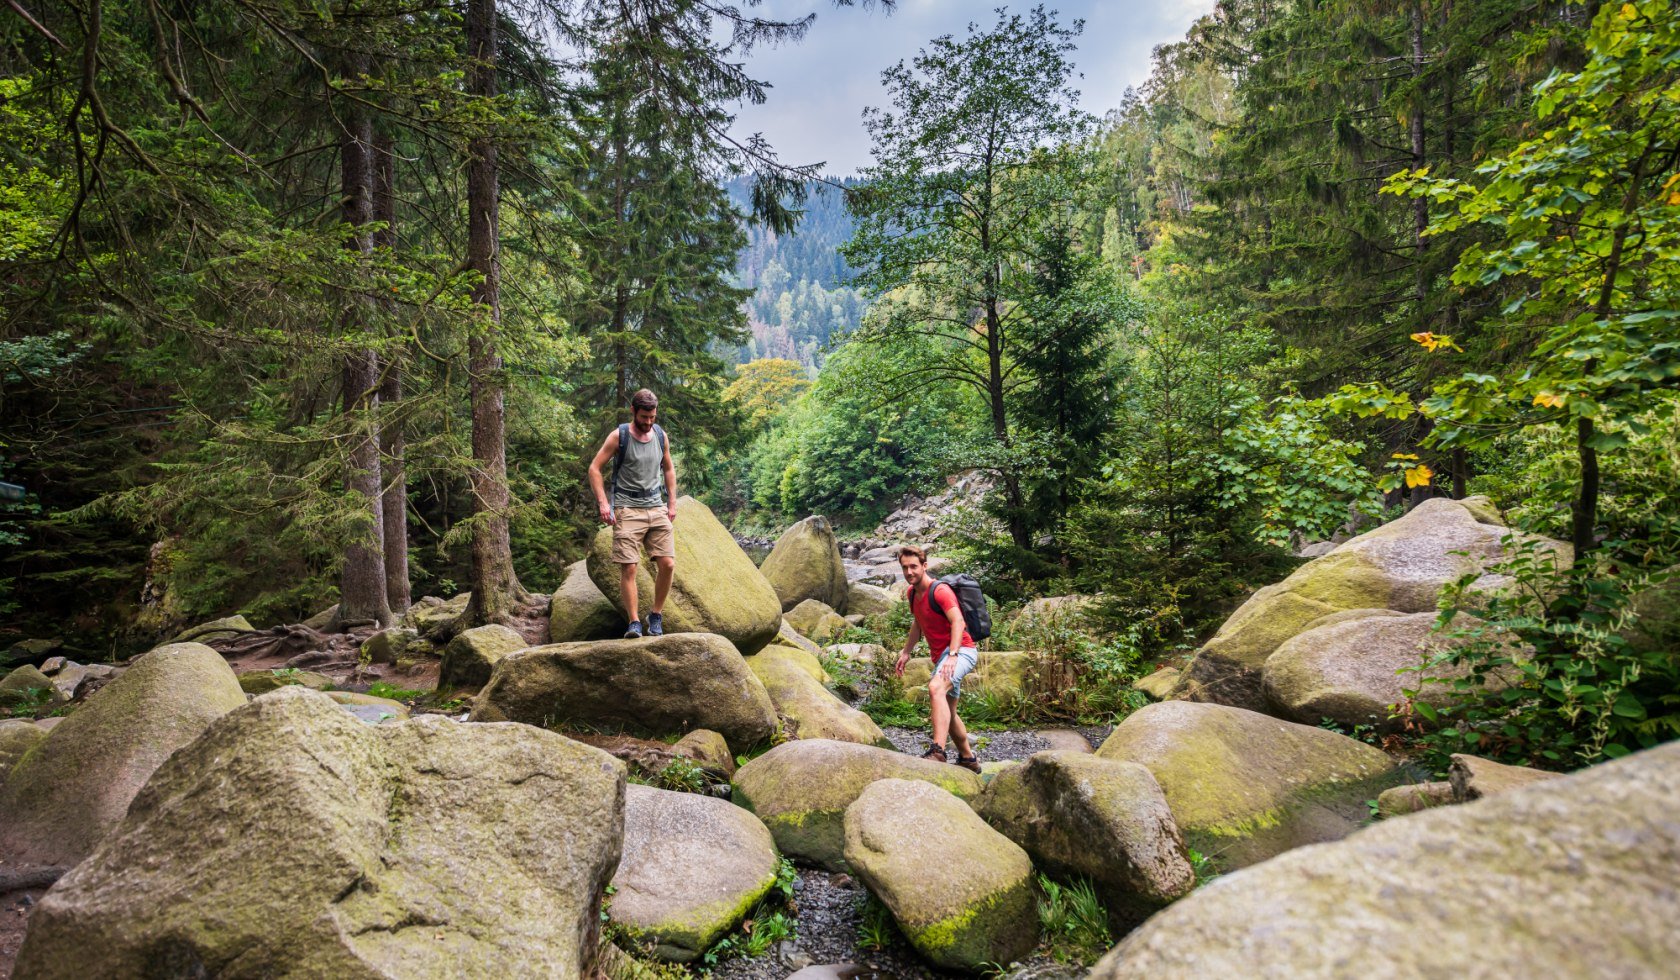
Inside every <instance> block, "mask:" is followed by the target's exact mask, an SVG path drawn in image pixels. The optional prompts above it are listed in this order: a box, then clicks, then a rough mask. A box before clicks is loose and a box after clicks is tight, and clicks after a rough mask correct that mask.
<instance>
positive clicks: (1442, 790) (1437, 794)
mask: <svg viewBox="0 0 1680 980" xmlns="http://www.w3.org/2000/svg"><path fill="white" fill-rule="evenodd" d="M1456 802H1458V801H1457V800H1456V799H1454V798H1453V788H1452V783H1449V782H1446V781H1445V780H1443V781H1441V782H1435V783H1407V784H1406V785H1404V786H1395V787H1393V788H1392V789H1385V790H1383V791H1382V792H1381V793H1380V794H1378V795H1377V816H1379V817H1382V818H1383V819H1384V820H1387V819H1389V818H1390V817H1403V816H1405V815H1406V814H1408V813H1416V812H1418V811H1419V810H1428V809H1430V808H1431V807H1437V806H1448V805H1450V804H1453V803H1456Z"/></svg>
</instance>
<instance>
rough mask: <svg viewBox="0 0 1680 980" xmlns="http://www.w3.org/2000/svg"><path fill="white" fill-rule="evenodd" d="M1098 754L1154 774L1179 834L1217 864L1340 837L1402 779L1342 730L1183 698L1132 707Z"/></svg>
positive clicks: (1242, 862)
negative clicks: (1369, 805) (1370, 804)
mask: <svg viewBox="0 0 1680 980" xmlns="http://www.w3.org/2000/svg"><path fill="white" fill-rule="evenodd" d="M1097 755H1098V756H1099V757H1101V758H1104V759H1115V760H1122V761H1127V762H1136V763H1139V764H1141V765H1142V766H1143V767H1144V768H1146V769H1148V770H1149V771H1150V772H1151V773H1153V774H1154V775H1155V780H1156V782H1158V783H1160V784H1161V791H1162V792H1163V793H1165V794H1166V797H1167V805H1168V806H1170V807H1171V808H1172V813H1173V818H1174V819H1175V820H1176V821H1177V822H1178V829H1179V831H1180V832H1182V833H1183V834H1184V840H1185V843H1187V844H1188V845H1189V846H1190V847H1192V848H1194V849H1195V850H1197V851H1199V852H1201V853H1202V854H1204V855H1206V856H1207V858H1208V859H1209V861H1211V862H1212V863H1213V864H1214V866H1216V867H1218V868H1221V869H1225V870H1230V869H1233V868H1241V867H1246V866H1247V865H1250V864H1254V863H1255V862H1257V861H1264V860H1265V859H1267V858H1269V857H1272V856H1273V855H1276V854H1281V853H1283V852H1284V851H1287V850H1289V849H1290V848H1293V847H1299V846H1301V845H1303V844H1315V843H1318V842H1320V841H1327V840H1336V839H1339V838H1341V837H1345V836H1347V835H1348V834H1349V833H1352V832H1353V830H1354V829H1356V828H1357V827H1358V826H1359V823H1360V821H1361V820H1363V819H1364V818H1365V817H1366V816H1367V813H1368V811H1367V808H1366V806H1365V801H1366V800H1368V799H1373V798H1375V797H1376V795H1377V794H1378V793H1380V792H1381V791H1382V790H1384V789H1387V788H1388V787H1389V786H1392V785H1394V784H1396V783H1397V782H1399V781H1400V773H1399V770H1398V768H1397V767H1396V764H1395V761H1394V760H1393V759H1391V758H1389V757H1388V755H1387V754H1386V753H1384V752H1382V751H1381V750H1379V749H1376V748H1373V747H1371V746H1369V745H1366V744H1365V743H1363V742H1359V741H1356V740H1354V739H1351V738H1348V737H1347V736H1345V735H1339V734H1337V733H1336V732H1332V731H1326V730H1325V729H1322V728H1316V727H1312V726H1308V725H1297V724H1295V723H1293V722H1288V721H1280V720H1278V719H1276V718H1271V717H1268V716H1266V715H1262V714H1259V713H1258V712H1253V711H1247V710H1244V709H1242V708H1232V707H1228V706H1226V705H1221V704H1197V703H1193V702H1189V701H1162V702H1160V703H1158V704H1151V705H1149V706H1147V707H1145V708H1141V709H1139V710H1138V711H1136V712H1134V713H1133V714H1132V715H1130V716H1129V717H1127V718H1126V720H1125V721H1123V722H1121V723H1120V726H1119V727H1118V728H1116V729H1115V730H1114V733H1113V734H1112V735H1110V736H1109V737H1108V740H1107V741H1105V742H1103V744H1102V747H1101V748H1099V749H1097Z"/></svg>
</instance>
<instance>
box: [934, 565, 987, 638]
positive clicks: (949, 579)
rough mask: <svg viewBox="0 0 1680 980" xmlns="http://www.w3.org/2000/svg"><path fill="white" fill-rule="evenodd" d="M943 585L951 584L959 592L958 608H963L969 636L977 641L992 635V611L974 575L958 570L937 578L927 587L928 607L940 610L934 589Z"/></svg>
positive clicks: (965, 625) (953, 589) (963, 616)
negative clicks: (953, 573)
mask: <svg viewBox="0 0 1680 980" xmlns="http://www.w3.org/2000/svg"><path fill="white" fill-rule="evenodd" d="M941 585H949V586H950V587H951V589H952V591H954V592H956V594H957V608H958V609H961V610H962V618H963V627H964V628H965V629H967V630H968V638H969V639H971V640H973V641H974V642H976V643H979V642H980V641H981V640H984V639H986V638H987V637H989V636H991V635H992V611H991V610H990V609H987V608H986V596H985V594H984V593H982V592H981V591H980V583H979V582H976V581H975V580H974V576H972V575H965V574H963V573H962V572H958V573H957V574H955V575H947V576H945V577H944V578H941V579H935V580H934V582H933V584H932V585H930V586H928V589H927V604H928V608H929V609H931V610H933V611H934V612H936V613H937V612H940V611H941V610H940V608H939V607H938V606H937V605H935V604H934V601H933V591H934V590H935V589H937V588H939V587H940V586H941Z"/></svg>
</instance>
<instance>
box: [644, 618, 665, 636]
mask: <svg viewBox="0 0 1680 980" xmlns="http://www.w3.org/2000/svg"><path fill="white" fill-rule="evenodd" d="M648 635H649V636H664V635H665V617H664V616H661V615H660V614H658V613H648Z"/></svg>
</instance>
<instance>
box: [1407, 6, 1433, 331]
mask: <svg viewBox="0 0 1680 980" xmlns="http://www.w3.org/2000/svg"><path fill="white" fill-rule="evenodd" d="M1411 19H1412V30H1411V33H1412V114H1411V115H1412V118H1411V136H1412V169H1414V170H1416V169H1419V168H1421V167H1422V166H1423V0H1412V5H1411ZM1412 229H1413V241H1414V242H1415V243H1416V246H1417V248H1416V250H1415V251H1414V252H1413V253H1412V260H1413V261H1414V262H1416V263H1417V282H1416V287H1415V289H1416V294H1417V322H1418V325H1419V327H1420V328H1422V327H1426V326H1428V323H1429V320H1428V317H1427V316H1426V315H1425V312H1424V311H1425V303H1426V302H1427V300H1428V293H1429V271H1428V269H1427V268H1426V267H1425V264H1424V259H1425V257H1426V255H1427V254H1428V248H1429V239H1427V238H1426V237H1424V232H1426V231H1428V230H1429V202H1428V201H1427V200H1425V199H1424V198H1422V197H1419V198H1416V199H1414V200H1413V201H1412Z"/></svg>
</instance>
